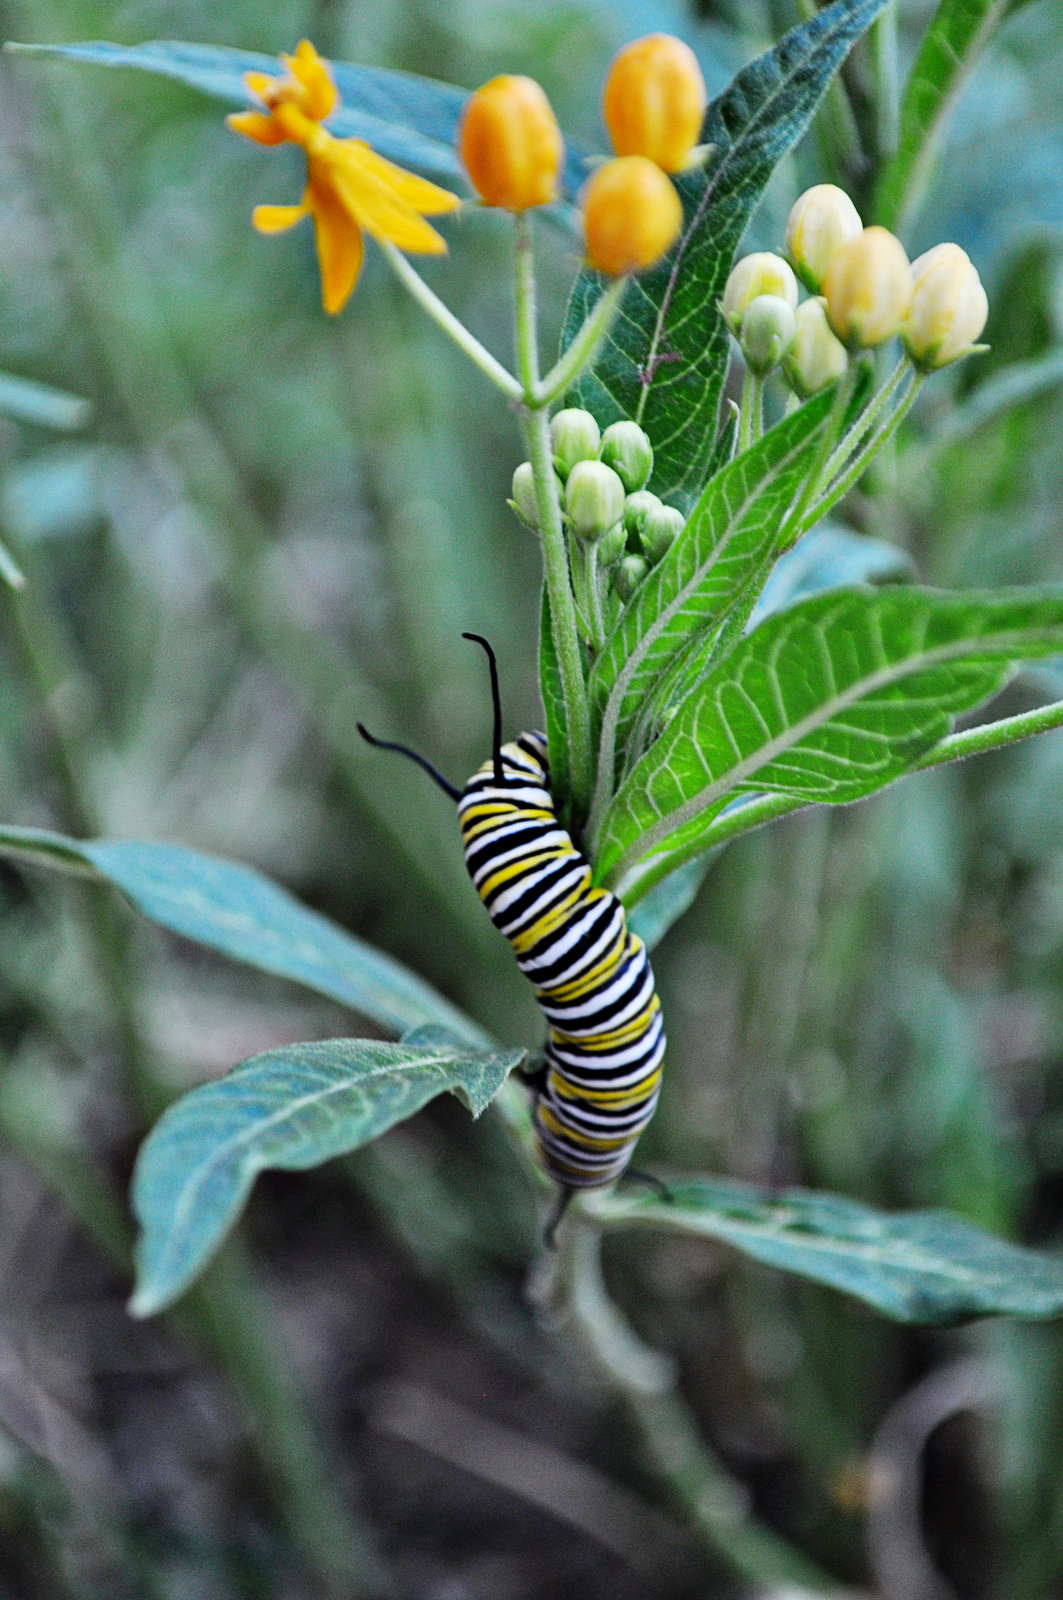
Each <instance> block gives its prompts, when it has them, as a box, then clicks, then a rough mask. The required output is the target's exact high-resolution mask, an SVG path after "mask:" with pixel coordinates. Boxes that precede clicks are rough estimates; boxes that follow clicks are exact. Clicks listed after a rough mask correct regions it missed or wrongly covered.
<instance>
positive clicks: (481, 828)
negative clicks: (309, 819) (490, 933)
mask: <svg viewBox="0 0 1063 1600" xmlns="http://www.w3.org/2000/svg"><path fill="white" fill-rule="evenodd" d="M463 637H464V638H466V639H472V640H475V642H476V643H477V644H481V645H483V647H484V649H485V651H486V652H487V658H488V662H489V665H490V669H491V692H492V699H493V703H494V736H493V741H492V754H491V756H490V757H489V759H488V760H487V761H485V762H484V764H483V765H482V766H481V767H480V768H478V770H477V771H476V772H474V773H473V775H472V777H471V778H470V779H469V780H468V782H467V783H466V784H465V786H464V788H463V789H461V790H458V789H456V788H455V787H454V786H453V784H450V783H448V782H447V780H446V779H445V778H444V777H443V776H442V774H441V773H439V772H437V771H436V769H435V768H434V767H433V766H432V765H431V763H430V762H428V761H426V760H425V758H424V757H423V756H421V755H418V754H417V752H416V751H415V750H409V749H407V748H406V746H405V745H397V744H391V743H389V742H386V741H384V740H381V739H374V738H373V737H372V735H371V734H369V733H367V732H366V730H365V728H364V727H362V725H361V723H359V724H358V731H359V732H360V733H361V735H362V737H363V738H364V739H366V740H368V742H369V743H370V744H372V745H375V746H376V747H377V748H380V749H385V750H397V751H398V752H399V753H400V754H402V755H406V756H409V757H411V758H412V759H413V760H414V761H416V762H417V763H418V765H419V766H421V767H423V768H424V770H425V771H426V772H428V773H429V775H430V776H431V777H432V778H433V779H434V780H435V782H436V783H437V784H438V785H439V786H440V788H441V789H442V790H443V791H444V793H446V794H448V795H449V796H450V797H451V799H452V800H454V801H456V802H457V807H458V820H459V824H460V827H461V834H462V842H463V845H464V850H465V864H466V866H467V867H468V870H469V875H470V876H471V878H472V881H473V884H474V885H475V887H476V890H477V892H478V894H479V896H480V898H481V900H482V901H483V903H484V905H485V907H486V909H487V913H488V916H489V917H490V918H491V921H492V922H493V923H494V925H495V927H496V928H497V929H498V930H499V932H500V933H502V934H504V935H505V937H506V938H507V939H508V941H509V943H510V946H511V948H512V950H513V953H514V955H515V957H516V960H517V965H518V966H519V967H520V970H521V972H522V973H523V974H524V976H525V977H526V978H528V979H529V981H530V982H531V983H532V984H534V986H535V994H536V999H537V1000H538V1002H539V1006H540V1008H541V1010H542V1013H543V1016H544V1018H545V1021H546V1027H547V1041H546V1049H545V1052H544V1056H545V1064H544V1066H543V1068H542V1070H541V1071H540V1072H538V1073H536V1074H535V1075H534V1077H533V1078H532V1079H531V1082H532V1084H533V1088H534V1103H533V1117H534V1123H535V1133H536V1141H537V1145H538V1153H539V1159H540V1161H541V1163H542V1166H543V1167H544V1169H545V1170H546V1172H547V1173H548V1174H549V1175H550V1177H551V1178H553V1179H554V1181H555V1182H556V1183H557V1184H558V1185H559V1186H560V1188H561V1190H562V1195H561V1209H562V1210H563V1208H564V1204H565V1203H566V1202H567V1200H568V1199H569V1198H570V1196H571V1195H572V1193H574V1192H575V1191H576V1190H577V1189H592V1188H599V1187H601V1186H603V1185H605V1184H609V1183H612V1182H613V1181H614V1180H615V1179H616V1178H618V1177H619V1176H620V1175H621V1173H622V1172H623V1171H624V1169H625V1168H626V1167H627V1165H628V1162H629V1161H630V1159H631V1154H632V1151H633V1149H634V1147H635V1141H636V1139H637V1138H638V1136H639V1134H640V1133H641V1132H642V1130H643V1128H645V1126H646V1124H647V1123H648V1122H649V1120H650V1118H651V1117H652V1115H653V1112H654V1109H655V1107H656V1104H657V1096H658V1093H659V1090H660V1081H661V1063H662V1060H663V1057H664V1048H665V1036H664V1027H663V1021H662V1017H661V1005H660V1001H659V1000H658V998H657V993H656V989H655V987H654V981H653V972H652V969H651V967H650V963H649V958H648V956H647V954H646V947H645V945H644V944H643V943H642V940H641V939H640V938H639V937H638V936H637V935H636V934H633V933H632V932H631V931H630V929H629V928H628V926H627V920H626V917H625V915H624V908H623V906H622V905H621V904H620V901H619V900H618V899H617V898H616V896H615V895H614V894H612V893H611V892H610V891H609V890H608V889H602V888H598V887H595V886H593V884H592V878H591V867H590V863H589V862H588V861H587V859H586V857H585V856H584V855H582V854H581V852H580V851H579V850H578V849H577V848H576V846H575V844H574V843H573V842H572V839H571V837H570V836H569V834H568V833H567V832H566V830H565V829H564V828H563V827H562V826H561V824H560V822H559V821H558V818H557V813H556V809H555V805H554V800H553V797H552V795H551V793H550V768H549V761H548V758H547V750H546V740H545V739H544V738H543V735H542V734H540V733H522V734H521V735H520V737H519V738H518V739H515V740H514V741H513V742H512V743H510V744H503V743H502V707H501V698H500V695H499V688H498V667H497V663H496V661H495V655H494V651H493V650H492V649H491V646H490V645H489V644H488V642H487V640H486V639H483V638H481V637H480V635H479V634H475V633H467V634H465V635H463ZM558 1215H560V1211H559V1213H558Z"/></svg>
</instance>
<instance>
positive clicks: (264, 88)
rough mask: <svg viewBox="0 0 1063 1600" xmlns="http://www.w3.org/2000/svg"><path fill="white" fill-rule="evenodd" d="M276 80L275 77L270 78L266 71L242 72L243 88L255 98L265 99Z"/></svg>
mask: <svg viewBox="0 0 1063 1600" xmlns="http://www.w3.org/2000/svg"><path fill="white" fill-rule="evenodd" d="M277 81H278V80H277V79H276V78H271V77H270V75H269V73H268V72H245V73H244V88H245V89H246V90H247V92H248V94H253V95H254V97H255V99H256V100H265V98H266V96H267V95H268V94H269V92H270V90H271V89H272V88H273V87H274V85H275V84H276V83H277Z"/></svg>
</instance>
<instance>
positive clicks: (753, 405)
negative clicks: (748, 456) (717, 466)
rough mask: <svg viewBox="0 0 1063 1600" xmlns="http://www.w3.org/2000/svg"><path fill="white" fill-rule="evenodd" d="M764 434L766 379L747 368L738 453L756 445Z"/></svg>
mask: <svg viewBox="0 0 1063 1600" xmlns="http://www.w3.org/2000/svg"><path fill="white" fill-rule="evenodd" d="M763 432H764V379H763V378H760V377H758V376H757V374H756V373H755V372H752V371H750V369H749V368H748V367H747V368H746V375H745V377H744V378H743V380H742V405H741V410H740V413H739V420H738V453H739V455H741V453H742V451H743V450H748V449H749V447H750V445H752V444H756V442H757V440H758V439H759V438H760V436H761V434H762V433H763Z"/></svg>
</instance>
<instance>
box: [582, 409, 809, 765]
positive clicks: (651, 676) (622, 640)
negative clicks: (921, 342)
mask: <svg viewBox="0 0 1063 1600" xmlns="http://www.w3.org/2000/svg"><path fill="white" fill-rule="evenodd" d="M832 399H833V395H832V393H828V394H825V395H822V396H817V397H816V399H815V400H811V401H809V403H808V404H807V405H804V406H802V407H801V409H800V410H799V411H796V412H795V413H794V414H793V416H790V417H787V418H786V419H785V420H784V421H782V422H780V423H778V424H777V426H776V427H774V428H772V429H770V430H769V432H768V433H766V434H765V435H764V437H763V439H761V440H759V441H758V443H757V444H756V445H754V447H753V448H752V449H751V450H746V451H743V453H742V454H741V455H740V456H738V457H736V458H735V460H734V461H732V462H731V463H730V465H729V466H726V467H724V468H723V469H722V471H720V472H718V473H717V474H716V476H715V477H714V478H712V479H711V480H710V482H709V484H708V487H707V488H706V489H705V492H704V494H703V495H702V496H701V499H700V500H699V501H698V503H697V505H696V506H695V507H694V510H693V511H692V512H691V514H690V517H689V520H688V521H687V524H686V527H685V528H684V529H683V530H682V532H681V533H680V534H679V535H678V537H677V538H676V540H675V543H674V544H673V545H672V547H671V549H670V550H669V551H668V553H667V555H665V557H664V558H663V560H662V561H660V562H659V563H658V564H657V566H655V567H654V568H653V570H652V571H651V572H650V573H649V574H648V576H647V577H646V579H645V580H644V582H643V583H642V584H641V585H640V587H639V589H638V591H637V593H636V594H635V596H634V597H633V599H632V601H631V603H630V605H628V606H627V607H626V608H625V610H624V612H623V615H622V616H621V619H620V622H619V624H618V625H617V627H616V628H615V629H614V630H613V632H612V634H611V635H610V637H609V638H608V640H607V641H606V644H605V648H604V649H603V651H602V654H601V655H600V657H599V658H598V660H597V661H596V662H595V665H594V670H593V672H592V673H591V677H590V684H589V691H590V697H591V706H592V710H593V714H594V716H595V720H596V721H597V723H598V726H599V764H600V768H601V769H602V771H603V773H604V774H611V773H612V771H613V767H614V763H615V761H616V757H617V756H618V755H619V754H620V753H621V752H622V751H623V749H624V746H625V743H626V741H627V739H628V736H629V734H630V733H631V730H632V728H633V727H634V725H635V723H636V721H637V719H638V716H639V713H640V711H641V710H642V709H643V707H644V706H645V705H646V702H647V698H648V696H649V694H650V692H651V691H652V689H653V688H654V686H655V684H657V683H658V681H659V680H660V678H661V677H662V675H663V674H664V672H665V671H666V669H667V668H668V667H669V665H670V664H671V663H672V662H673V661H674V660H675V658H676V657H677V656H679V655H680V654H681V653H682V652H683V651H684V650H685V649H686V648H687V647H688V646H689V645H690V644H691V643H692V641H693V640H694V639H695V637H696V636H697V635H699V634H704V633H709V634H711V633H713V632H714V631H715V629H716V628H718V627H719V625H720V623H721V622H722V621H723V619H724V617H725V616H726V614H727V612H728V610H729V609H730V607H731V606H732V605H733V604H734V602H735V601H736V599H737V598H738V596H739V595H740V594H741V593H742V592H743V591H744V589H745V588H746V586H747V585H748V584H749V582H750V580H751V579H752V578H753V577H754V575H755V574H756V573H757V571H758V570H759V569H761V568H763V567H764V565H765V562H766V561H767V560H768V558H769V557H770V555H771V553H772V549H773V546H774V544H775V541H776V538H777V536H778V531H779V528H780V526H781V524H782V521H783V518H784V515H785V513H786V510H787V508H788V507H789V506H790V504H791V502H792V501H793V499H794V497H795V494H796V492H797V490H798V487H799V485H800V484H801V483H802V482H803V480H804V478H805V476H806V475H807V473H808V471H809V469H810V467H811V464H812V458H813V456H814V455H815V452H816V448H817V442H818V432H819V429H820V427H821V426H822V423H823V421H824V418H825V417H826V415H827V413H828V411H829V410H830V406H831V403H832Z"/></svg>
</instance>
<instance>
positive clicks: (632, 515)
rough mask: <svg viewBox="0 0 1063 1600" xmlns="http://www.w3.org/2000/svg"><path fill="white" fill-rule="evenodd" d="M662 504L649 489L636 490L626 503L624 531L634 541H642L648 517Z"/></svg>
mask: <svg viewBox="0 0 1063 1600" xmlns="http://www.w3.org/2000/svg"><path fill="white" fill-rule="evenodd" d="M661 504H662V502H661V501H660V500H659V499H658V498H657V496H656V495H655V494H651V493H650V491H649V489H636V490H635V493H634V494H629V495H628V497H627V500H626V501H625V502H624V530H625V532H626V533H628V534H629V535H630V536H631V537H632V538H633V539H637V540H639V541H641V539H642V526H643V523H644V522H645V521H646V518H647V516H648V515H649V513H650V512H651V511H653V510H654V509H655V508H656V507H658V506H660V505H661Z"/></svg>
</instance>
